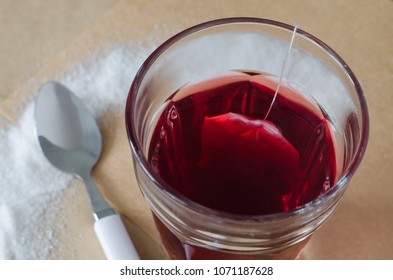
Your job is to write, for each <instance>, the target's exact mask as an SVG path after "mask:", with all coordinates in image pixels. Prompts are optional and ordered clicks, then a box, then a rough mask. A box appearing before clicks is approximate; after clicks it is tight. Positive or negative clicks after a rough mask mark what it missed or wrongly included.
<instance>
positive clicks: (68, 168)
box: [35, 82, 139, 260]
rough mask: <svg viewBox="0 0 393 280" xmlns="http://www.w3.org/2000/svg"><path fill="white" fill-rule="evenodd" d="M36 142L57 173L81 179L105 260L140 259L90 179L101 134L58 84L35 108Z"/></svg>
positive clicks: (51, 86) (41, 92)
mask: <svg viewBox="0 0 393 280" xmlns="http://www.w3.org/2000/svg"><path fill="white" fill-rule="evenodd" d="M35 120H36V129H37V135H38V140H39V143H40V146H41V148H42V151H43V153H44V155H45V156H46V158H47V159H48V160H49V161H50V162H51V163H52V165H54V166H55V167H57V168H58V169H59V170H61V171H63V172H66V173H71V174H74V175H76V176H77V177H79V178H80V179H82V180H83V181H84V183H85V185H86V188H87V192H88V194H89V197H90V204H91V207H92V210H93V213H94V219H95V223H94V231H95V233H96V235H97V237H98V240H99V242H100V244H101V246H102V249H103V250H104V253H105V255H106V257H107V258H108V259H117V260H121V259H122V260H125V259H139V257H138V254H137V252H136V250H135V247H134V245H133V244H132V241H131V239H130V237H129V235H128V233H127V230H126V228H125V226H124V224H123V222H122V220H121V218H120V216H119V215H118V214H116V213H115V211H114V210H113V209H112V208H110V207H109V205H108V203H107V202H106V201H105V199H104V198H103V196H102V195H101V193H100V191H99V190H98V189H97V187H96V186H95V185H94V183H93V181H92V179H91V170H92V168H93V166H94V165H95V164H96V162H97V160H98V158H99V157H100V154H101V148H102V139H101V134H100V130H99V128H98V126H97V124H96V122H95V120H94V118H93V117H92V116H91V115H90V114H89V112H88V111H87V109H86V107H85V106H84V105H83V104H82V102H81V101H80V100H79V99H78V98H77V97H76V96H75V95H74V94H73V93H72V92H71V91H70V90H69V89H68V88H66V87H65V86H63V85H62V84H60V83H58V82H47V83H45V84H44V85H43V86H42V87H41V89H40V90H39V94H38V97H37V100H36V104H35Z"/></svg>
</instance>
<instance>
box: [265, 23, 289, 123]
mask: <svg viewBox="0 0 393 280" xmlns="http://www.w3.org/2000/svg"><path fill="white" fill-rule="evenodd" d="M296 31H297V25H296V26H295V28H294V29H293V32H292V38H291V42H290V44H289V47H288V50H287V53H286V54H285V57H284V61H283V63H282V66H281V73H280V78H279V81H278V85H277V88H276V91H275V92H274V96H273V100H272V102H271V103H270V107H269V110H267V113H266V116H265V118H264V120H266V119H267V117H268V116H269V114H270V111H271V110H272V108H273V104H274V101H276V98H277V94H278V91H279V90H280V86H281V83H282V78H283V76H284V72H285V68H286V66H287V63H288V57H289V53H290V52H291V49H292V45H293V42H294V41H295V35H296Z"/></svg>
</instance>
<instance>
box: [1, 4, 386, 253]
mask: <svg viewBox="0 0 393 280" xmlns="http://www.w3.org/2000/svg"><path fill="white" fill-rule="evenodd" d="M229 16H255V17H262V18H269V19H274V20H278V21H283V22H286V23H289V24H293V25H295V24H297V25H298V26H299V28H301V29H303V30H305V31H308V32H309V33H312V34H313V35H315V36H317V37H318V38H320V39H321V40H323V41H324V42H325V43H327V44H328V45H329V46H331V47H332V48H333V49H335V50H336V51H337V53H339V54H340V55H341V56H342V57H343V58H344V60H345V61H346V62H347V63H348V64H349V66H350V67H351V68H352V70H353V71H354V73H355V74H356V76H357V77H358V79H359V80H360V82H361V84H362V87H363V90H364V92H365V95H366V99H367V101H368V105H369V111H370V122H371V127H370V139H369V145H368V149H367V153H366V155H365V158H364V160H363V162H362V164H361V166H360V168H359V169H358V171H357V173H356V174H355V176H354V178H353V179H352V181H351V183H350V186H349V189H348V191H347V193H346V194H345V196H344V198H343V200H342V202H341V204H340V205H339V207H338V208H337V211H336V212H335V213H334V215H333V216H332V218H331V219H330V220H329V221H328V222H327V223H326V224H325V225H324V226H323V227H322V228H321V229H320V230H318V231H317V232H316V233H315V235H314V236H313V238H312V239H311V241H310V242H309V244H308V245H307V247H306V248H305V250H304V251H303V253H302V256H301V258H306V259H393V217H392V216H393V203H392V201H393V180H392V179H393V171H392V168H393V141H392V132H391V129H392V127H393V115H392V113H391V112H392V110H391V108H392V106H393V100H392V98H393V97H392V96H393V94H392V93H393V47H392V46H393V25H392V22H393V1H391V0H375V1H371V0H368V1H367V0H347V1H340V0H329V1H328V0H321V1H314V0H299V1H284V0H277V1H271V0H270V1H265V0H260V1H250V0H242V1H233V0H232V1H229V0H228V1H218V0H215V1H214V0H203V1H174V0H164V1H144V0H128V1H126V0H123V1H120V0H119V1H114V0H113V1H109V0H98V1H93V0H87V1H77V0H72V1H60V0H56V1H44V0H39V1H12V0H3V1H1V3H0V34H1V41H0V65H1V67H0V68H1V69H0V120H1V122H13V123H16V122H17V119H18V115H19V113H20V110H21V108H23V104H24V102H25V101H26V100H27V99H29V98H30V99H31V98H33V96H34V94H35V92H36V91H37V88H38V87H39V85H40V84H41V83H43V82H45V81H46V80H49V79H55V78H56V77H60V76H61V75H62V74H63V73H65V72H67V71H68V70H69V69H72V67H73V66H74V65H75V64H77V63H78V62H80V61H81V60H85V59H86V58H88V57H89V56H90V55H92V54H93V53H94V52H96V51H97V50H105V48H107V47H110V46H111V45H113V44H115V43H127V42H130V41H133V42H141V43H146V44H149V43H150V42H151V41H155V42H162V41H163V40H164V39H166V38H168V37H169V36H171V35H173V34H175V33H176V32H178V31H181V30H182V29H184V28H186V27H189V26H191V25H193V24H196V23H200V22H203V21H206V20H210V19H215V18H220V17H229ZM130 83H131V81H130ZM108 120H109V122H110V126H108V125H103V121H102V120H100V123H101V130H102V132H103V137H104V142H105V146H104V150H103V155H102V158H101V160H100V162H99V163H98V165H97V166H96V168H95V170H94V180H95V182H96V183H97V185H98V187H99V188H100V190H101V191H102V192H103V194H104V196H105V197H106V198H107V199H108V201H109V202H110V204H111V205H112V206H113V207H114V208H115V209H116V210H118V211H119V212H120V213H121V214H122V215H123V217H124V220H125V223H126V226H127V229H128V230H129V232H130V234H131V235H132V237H133V239H134V241H135V244H136V246H137V249H138V251H139V252H140V254H141V257H142V258H144V259H160V258H163V254H162V252H161V250H160V245H159V242H158V238H157V233H156V231H155V229H154V225H153V223H152V220H151V216H150V212H149V210H148V207H147V205H146V204H145V202H144V201H143V199H142V197H141V195H140V193H139V190H138V187H137V185H136V182H135V178H134V174H133V167H132V161H131V152H130V149H129V145H128V142H127V138H126V133H125V128H124V121H123V115H121V116H109V115H108V116H107V121H108ZM0 124H1V123H0ZM61 207H62V211H61V213H60V214H61V215H60V216H59V224H58V225H57V228H58V231H59V234H60V238H61V244H60V245H59V247H58V249H57V251H56V252H54V254H53V258H54V259H102V258H104V255H103V253H102V251H101V249H100V247H99V245H98V242H97V241H96V238H95V235H94V232H93V229H92V223H93V221H92V217H91V210H90V209H89V207H88V203H87V197H86V192H85V191H84V188H83V186H82V184H81V183H79V182H77V181H75V186H74V187H70V188H69V189H68V191H67V194H66V196H65V198H64V202H63V204H62V205H61ZM0 230H1V229H0Z"/></svg>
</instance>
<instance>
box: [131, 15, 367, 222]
mask: <svg viewBox="0 0 393 280" xmlns="http://www.w3.org/2000/svg"><path fill="white" fill-rule="evenodd" d="M234 23H255V24H263V25H268V26H269V25H270V26H274V27H279V28H282V29H286V30H288V31H291V32H292V31H293V30H294V28H295V26H292V25H289V24H286V23H283V22H279V21H275V20H270V19H263V18H255V17H230V18H220V19H215V20H211V21H207V22H203V23H200V24H197V25H194V26H192V27H189V28H187V29H185V30H183V31H180V32H179V33H177V34H175V35H173V36H172V37H170V38H169V39H167V40H166V41H164V42H163V43H162V44H160V45H159V46H158V47H157V48H156V49H155V50H154V51H153V52H152V53H151V54H150V55H149V57H148V58H147V59H146V60H145V61H144V63H143V64H142V65H141V67H140V68H139V70H138V72H137V73H136V75H135V77H134V79H133V81H132V84H131V88H130V91H129V94H128V97H127V101H126V110H125V124H126V131H127V136H128V140H129V143H130V146H131V150H132V153H133V156H134V157H135V158H136V160H137V161H138V162H139V164H140V166H141V167H142V169H143V172H145V174H146V175H147V176H148V178H149V179H150V180H151V181H152V182H153V183H154V185H155V186H157V187H158V188H159V189H160V191H162V192H163V194H165V195H166V196H167V198H169V199H171V200H174V201H176V202H177V203H180V204H181V205H183V206H185V207H187V208H190V209H191V210H193V211H195V212H197V213H200V214H204V215H213V216H215V217H217V218H220V219H223V220H231V221H251V222H254V221H258V222H261V221H265V222H268V221H272V220H275V219H286V218H290V217H293V216H298V215H301V214H303V213H307V212H310V211H311V210H313V209H315V208H316V207H318V206H319V205H322V204H323V203H324V202H325V201H327V200H328V199H330V198H332V197H334V196H335V195H336V194H337V193H340V191H341V190H342V188H344V187H345V186H346V184H347V182H348V181H349V179H350V178H351V177H352V176H353V174H354V173H355V171H356V170H357V168H358V167H359V165H360V162H361V160H362V158H363V156H364V153H365V150H366V146H367V143H368V136H369V115H368V108H367V103H366V100H365V97H364V93H363V90H362V88H361V86H360V83H359V81H358V79H357V78H356V76H355V75H354V73H353V72H352V70H351V69H350V67H349V66H348V64H346V62H345V61H344V60H343V59H342V58H341V57H340V56H339V55H338V54H337V53H336V52H335V51H334V50H333V49H332V48H331V47H329V46H328V45H327V44H325V43H324V42H323V41H321V40H320V39H318V38H316V37H315V36H313V35H311V34H310V33H308V32H306V31H304V30H302V29H300V28H298V29H297V31H296V33H297V34H298V35H301V36H303V37H305V38H307V39H309V40H311V41H312V42H314V43H315V44H317V45H318V46H319V47H321V48H322V49H323V50H324V51H326V52H327V53H328V54H329V55H330V56H331V57H333V59H335V60H336V61H338V63H339V64H340V65H341V66H342V67H343V69H344V71H345V72H346V73H347V74H348V76H349V78H350V80H351V81H352V83H353V87H354V88H355V90H356V93H357V98H358V101H359V104H360V109H361V117H362V126H361V131H362V134H361V136H360V143H359V146H358V149H357V151H356V154H355V155H354V157H353V160H352V162H351V164H349V165H348V166H347V168H346V170H345V171H344V172H343V174H342V175H341V176H340V178H339V179H338V180H337V181H336V183H335V184H334V185H333V186H332V187H331V188H329V190H327V191H325V192H324V193H323V194H322V195H320V196H319V197H317V198H316V199H314V200H312V201H310V202H308V203H306V204H303V205H301V206H299V207H298V208H295V209H293V210H291V211H288V212H278V213H272V214H262V215H244V214H234V213H229V212H224V211H219V210H215V209H212V208H209V207H206V206H203V205H201V204H198V203H196V202H194V201H192V200H190V199H188V198H187V197H185V196H183V195H182V194H180V193H179V192H178V191H176V190H175V189H173V188H172V187H171V186H170V185H169V184H167V183H166V182H165V181H164V180H162V179H161V177H160V176H158V175H157V174H155V173H154V172H153V169H152V167H151V165H150V164H149V162H148V160H147V158H146V157H145V155H144V153H143V148H142V146H141V144H140V143H139V142H138V140H137V139H138V137H137V136H136V134H137V133H136V128H135V126H134V124H133V122H132V121H131V119H132V118H131V115H132V113H133V106H134V105H135V101H136V94H137V92H138V90H139V86H140V84H141V82H142V80H143V79H144V77H145V75H146V73H147V72H148V70H149V69H150V66H151V65H152V64H153V63H154V62H155V60H156V59H157V58H158V57H159V56H160V55H161V54H162V53H164V52H165V51H166V50H167V49H168V48H170V47H171V46H173V45H174V44H175V43H176V42H178V41H179V40H181V39H183V38H185V37H187V36H188V35H190V34H193V33H196V32H198V31H201V30H204V29H207V28H209V27H214V26H219V25H226V24H234Z"/></svg>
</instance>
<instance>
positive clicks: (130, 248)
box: [94, 214, 139, 260]
mask: <svg viewBox="0 0 393 280" xmlns="http://www.w3.org/2000/svg"><path fill="white" fill-rule="evenodd" d="M94 231H95V232H96V234H97V237H98V240H99V242H100V244H101V246H102V249H103V250H104V253H105V255H106V257H107V258H108V259H109V260H139V256H138V253H137V251H136V250H135V247H134V244H132V241H131V239H130V237H129V235H128V233H127V230H126V228H125V226H124V224H123V222H122V220H121V218H120V216H119V215H117V214H114V215H109V216H106V217H104V218H101V219H99V220H97V221H96V222H95V224H94Z"/></svg>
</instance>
